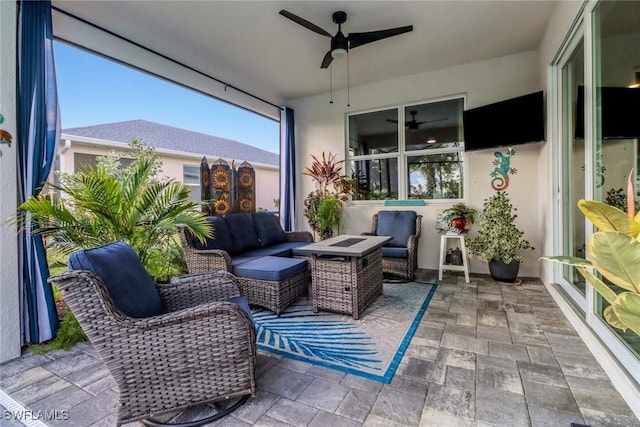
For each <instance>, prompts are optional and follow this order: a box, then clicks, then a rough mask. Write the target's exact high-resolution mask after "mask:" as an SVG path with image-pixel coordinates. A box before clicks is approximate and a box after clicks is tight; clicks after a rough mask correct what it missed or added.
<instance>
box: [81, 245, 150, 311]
mask: <svg viewBox="0 0 640 427" xmlns="http://www.w3.org/2000/svg"><path fill="white" fill-rule="evenodd" d="M68 265H69V270H88V271H90V272H92V273H94V274H95V275H96V276H98V277H100V278H101V279H102V281H103V282H104V284H105V285H106V287H107V289H108V291H109V294H110V295H111V298H113V302H114V303H115V305H116V306H117V307H118V308H119V309H120V311H122V312H123V313H124V314H126V315H127V316H129V317H138V318H139V317H151V316H157V315H159V314H161V313H162V301H161V300H160V295H158V291H157V289H156V286H155V283H154V282H153V279H152V278H151V276H149V273H147V271H146V270H145V269H144V266H143V265H142V263H141V262H140V258H138V254H136V253H135V251H134V250H133V248H131V246H129V245H128V244H126V243H124V242H114V243H109V244H107V245H104V246H99V247H97V248H93V249H84V250H80V251H76V252H73V253H72V254H71V255H69V259H68Z"/></svg>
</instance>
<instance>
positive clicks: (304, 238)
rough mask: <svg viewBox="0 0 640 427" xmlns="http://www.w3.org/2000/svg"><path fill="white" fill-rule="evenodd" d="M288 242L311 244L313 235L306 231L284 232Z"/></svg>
mask: <svg viewBox="0 0 640 427" xmlns="http://www.w3.org/2000/svg"><path fill="white" fill-rule="evenodd" d="M285 235H286V236H287V241H288V242H308V243H311V242H313V235H312V234H311V233H310V232H308V231H286V232H285Z"/></svg>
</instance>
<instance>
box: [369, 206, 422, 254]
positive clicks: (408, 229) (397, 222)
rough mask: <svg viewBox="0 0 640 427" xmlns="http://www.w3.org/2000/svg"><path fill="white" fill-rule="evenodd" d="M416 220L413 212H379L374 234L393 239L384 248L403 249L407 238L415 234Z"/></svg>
mask: <svg viewBox="0 0 640 427" xmlns="http://www.w3.org/2000/svg"><path fill="white" fill-rule="evenodd" d="M416 218H417V214H416V213H415V212H414V211H380V212H378V226H377V230H376V234H377V235H378V236H391V237H393V240H391V241H389V242H387V243H386V244H385V246H393V247H398V248H404V247H406V246H407V242H408V241H409V236H411V235H413V234H416Z"/></svg>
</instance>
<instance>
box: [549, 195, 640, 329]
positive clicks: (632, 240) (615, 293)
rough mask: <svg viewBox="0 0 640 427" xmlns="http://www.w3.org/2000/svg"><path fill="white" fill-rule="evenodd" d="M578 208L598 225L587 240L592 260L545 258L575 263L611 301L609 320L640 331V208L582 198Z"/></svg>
mask: <svg viewBox="0 0 640 427" xmlns="http://www.w3.org/2000/svg"><path fill="white" fill-rule="evenodd" d="M578 208H580V210H581V211H582V213H583V214H584V215H585V216H586V217H587V218H588V219H589V220H590V221H591V222H592V223H593V224H594V225H595V226H596V228H597V229H598V231H597V232H595V233H593V234H592V235H591V237H590V238H589V242H588V243H587V247H586V249H587V257H588V260H587V259H582V258H577V257H571V256H547V257H542V259H548V260H551V261H555V262H559V263H562V264H566V265H570V266H573V267H575V268H576V270H577V271H578V272H579V273H580V274H581V275H582V276H583V277H584V278H585V279H586V280H587V281H588V282H589V283H590V284H591V286H593V288H594V289H595V290H596V291H597V292H598V293H599V294H600V295H602V297H603V298H604V299H605V300H606V301H607V302H608V303H609V304H610V305H609V306H608V307H607V308H606V309H605V310H604V313H603V314H604V318H605V319H606V320H607V322H608V323H609V324H610V325H611V326H613V327H615V328H618V329H621V330H623V331H626V330H627V329H631V330H632V331H633V332H634V333H636V334H637V335H640V241H639V239H640V237H639V236H640V212H638V213H637V214H635V215H634V210H635V209H634V207H633V202H631V203H629V204H628V207H627V210H628V212H627V213H625V212H623V211H622V210H620V209H618V208H616V207H613V206H610V205H607V204H606V203H602V202H597V201H594V200H580V201H579V202H578ZM593 270H595V271H597V272H598V273H600V275H601V276H602V278H600V277H598V275H597V274H595V273H594V271H593Z"/></svg>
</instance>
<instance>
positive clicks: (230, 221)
mask: <svg viewBox="0 0 640 427" xmlns="http://www.w3.org/2000/svg"><path fill="white" fill-rule="evenodd" d="M225 220H226V221H227V226H228V227H229V232H230V233H231V238H232V239H233V247H234V248H235V250H236V253H237V254H239V253H242V252H244V251H248V250H249V249H258V248H259V247H260V242H259V241H258V235H257V234H256V230H255V227H254V225H253V215H251V214H250V213H249V212H246V213H236V214H230V215H227V216H225Z"/></svg>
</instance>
